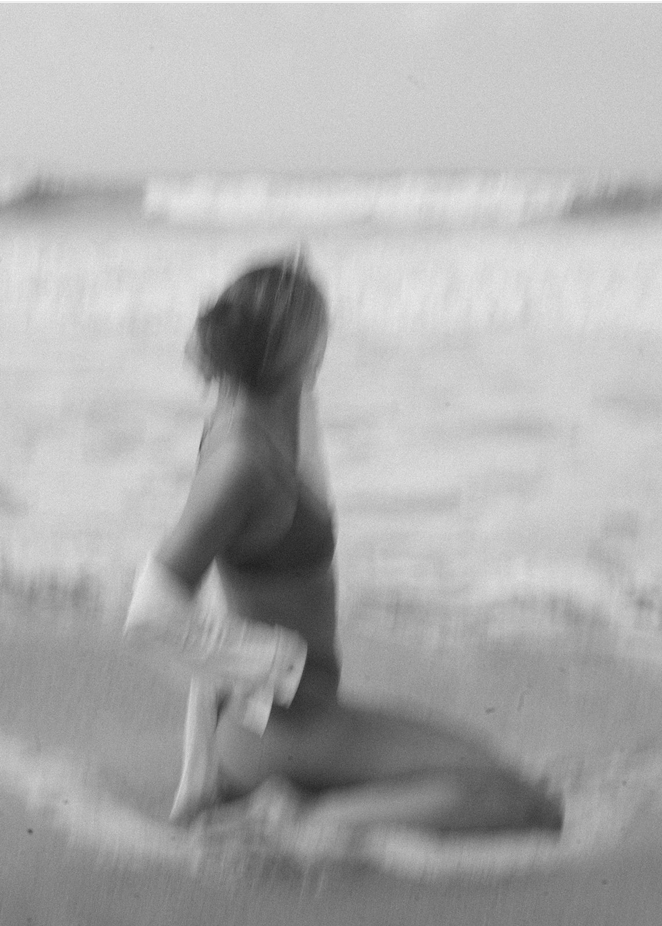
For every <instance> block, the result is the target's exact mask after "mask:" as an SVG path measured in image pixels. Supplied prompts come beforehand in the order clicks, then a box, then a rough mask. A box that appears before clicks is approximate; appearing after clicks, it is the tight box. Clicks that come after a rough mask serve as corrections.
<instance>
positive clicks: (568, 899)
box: [0, 610, 662, 926]
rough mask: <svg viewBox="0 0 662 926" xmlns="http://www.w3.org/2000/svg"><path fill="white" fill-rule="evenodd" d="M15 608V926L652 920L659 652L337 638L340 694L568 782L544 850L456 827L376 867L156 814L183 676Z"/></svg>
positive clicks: (5, 896) (661, 691) (10, 635)
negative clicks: (251, 845)
mask: <svg viewBox="0 0 662 926" xmlns="http://www.w3.org/2000/svg"><path fill="white" fill-rule="evenodd" d="M17 617H20V622H19V623H20V629H15V630H13V631H11V632H9V631H7V630H5V631H3V646H2V655H1V657H0V658H1V661H2V666H1V670H2V672H1V677H2V687H3V698H2V706H1V711H2V717H1V725H2V740H3V743H2V747H3V748H2V763H1V767H0V780H1V782H2V810H3V816H4V820H5V826H4V827H3V837H2V839H1V840H0V853H1V860H2V863H1V870H2V901H1V902H0V921H1V922H2V923H3V924H7V926H14V924H16V926H18V924H22V923H32V924H42V923H43V924H49V926H51V924H52V926H69V924H71V923H77V924H88V923H101V924H105V923H107V924H109V926H111V924H112V926H119V924H122V926H123V924H126V926H129V924H135V923H140V924H154V926H156V924H159V926H163V924H170V923H172V924H180V923H191V922H195V923H199V924H207V923H208V924H215V923H220V922H223V923H226V922H227V923H237V924H246V926H248V924H250V926H256V924H261V923H264V924H267V923H274V922H275V923H286V922H287V923H313V922H314V923H319V924H324V926H326V924H344V923H347V922H365V923H375V924H376V923H380V924H381V923H389V924H396V923H401V922H403V921H407V922H415V923H433V922H458V923H459V922H462V923H475V922H483V921H484V922H489V923H491V924H496V926H500V924H504V926H505V924H513V923H521V924H528V923H531V922H532V921H534V920H535V922H536V923H541V924H558V923H562V922H567V923H577V922H585V923H589V922H591V923H592V922H595V923H600V924H610V926H611V924H613V926H616V924H620V923H623V922H626V921H627V922H631V923H636V924H641V926H649V924H650V926H653V924H655V923H656V922H657V921H658V916H659V904H660V888H659V865H660V862H661V861H662V842H661V841H660V836H659V833H660V822H661V821H662V802H661V801H660V789H661V787H662V776H661V774H660V766H661V764H662V763H661V762H660V759H661V757H662V710H661V708H662V678H661V677H660V671H659V667H658V666H654V667H653V666H650V665H646V664H643V663H642V662H640V661H638V660H628V659H625V658H623V657H622V656H621V655H618V654H614V652H613V651H610V649H609V648H608V647H602V648H594V649H592V650H589V649H587V648H585V647H584V648H582V647H579V646H577V645H576V643H575V644H572V643H569V642H568V641H565V642H560V641H559V642H557V643H556V644H550V643H547V644H545V645H540V643H538V644H536V643H535V642H531V641H529V642H525V643H523V642H522V641H521V640H520V641H513V640H502V641H501V642H500V643H497V644H490V645H487V644H486V642H485V641H483V642H482V643H480V642H478V643H476V644H475V645H473V646H472V645H470V644H469V645H468V644H467V643H465V644H464V645H462V646H461V647H460V646H458V645H455V646H453V645H451V646H449V647H448V648H446V649H445V650H443V651H441V652H438V653H435V654H425V655H423V654H421V653H420V651H417V650H416V649H412V648H408V649H407V648H405V649H404V650H403V649H402V648H398V649H397V650H395V649H394V648H393V647H392V646H388V645H387V644H382V645H381V646H378V647H376V646H375V642H374V640H370V639H366V638H360V637H353V636H352V635H351V634H349V635H347V636H346V638H345V640H344V642H345V653H346V660H345V678H346V685H345V687H346V689H347V690H352V689H354V690H359V689H360V690H361V691H362V692H363V696H364V697H365V698H367V699H369V700H374V701H378V702H379V703H382V704H383V703H385V702H386V703H392V704H398V705H399V706H401V707H403V706H404V707H409V708H410V709H416V710H417V712H419V711H423V712H424V713H426V714H427V715H428V716H445V715H448V714H449V713H450V715H451V716H452V717H454V718H456V719H457V720H459V721H461V722H466V723H470V724H471V725H472V727H474V728H475V729H478V730H480V731H482V732H484V733H485V734H487V735H489V736H492V737H494V738H495V741H496V742H498V743H499V744H500V745H501V747H502V748H507V751H508V752H510V753H512V755H513V756H516V757H517V758H518V759H521V760H522V761H523V762H525V763H526V762H528V763H529V764H530V765H531V766H534V765H536V759H537V758H538V759H539V757H540V755H541V753H545V754H547V755H548V756H550V757H553V759H551V758H550V762H549V763H548V769H549V771H550V774H551V775H552V776H554V777H555V779H556V781H557V782H559V783H560V784H562V785H563V787H564V790H565V792H566V800H567V808H568V818H567V825H566V832H565V833H564V835H563V836H562V839H561V842H560V843H559V844H558V846H556V847H555V848H553V849H549V848H545V846H542V847H541V846H538V847H536V845H535V844H529V845H526V844H524V849H522V842H521V841H520V842H519V844H518V845H515V846H513V845H510V846H509V847H508V846H506V847H505V848H504V846H503V845H500V844H499V843H498V841H497V843H496V844H494V843H493V844H492V845H490V844H489V841H487V843H486V841H485V840H482V841H481V840H479V841H478V844H477V845H475V846H474V847H473V848H472V847H471V845H469V848H468V849H466V848H465V849H462V851H460V849H461V847H459V846H458V844H457V842H456V841H454V840H452V839H451V840H450V841H449V844H448V849H447V851H444V852H442V856H443V858H442V859H441V867H440V869H439V871H438V872H437V874H436V875H435V876H434V877H427V878H424V879H422V880H421V878H420V873H419V874H417V875H416V876H415V877H412V873H411V872H409V873H407V872H406V871H404V870H402V868H401V870H400V871H399V872H398V871H388V870H386V871H380V870H379V869H378V867H377V866H375V865H373V866H366V865H358V866H357V865H350V864H344V865H343V864H337V863H332V862H320V863H318V864H314V865H310V866H303V867H302V866H301V865H299V866H297V865H294V864H293V863H292V862H288V861H287V860H285V859H280V860H279V859H278V858H274V857H269V856H268V855H260V854H259V853H258V854H249V855H245V854H242V852H241V851H239V853H238V854H237V847H236V846H235V847H234V851H232V848H233V847H232V844H231V843H230V844H225V843H224V842H223V840H222V839H221V838H220V837H219V836H218V835H217V836H214V835H213V834H211V835H207V837H205V841H204V842H203V843H201V842H200V841H199V838H198V837H189V836H186V835H182V834H179V833H177V832H175V831H173V830H172V829H171V828H169V827H168V826H167V824H165V822H164V821H165V819H166V816H167V811H168V808H169V802H170V800H171V798H172V793H173V789H174V787H175V784H176V781H177V776H178V771H179V759H180V755H179V749H180V737H181V724H182V719H183V714H184V706H185V696H186V686H185V684H184V681H183V680H182V679H180V678H175V677H174V676H170V677H168V676H166V675H165V674H164V673H163V671H162V670H160V669H159V667H158V666H154V665H150V664H149V662H146V661H145V660H144V657H142V658H138V657H136V656H134V655H133V654H130V653H127V652H126V651H124V650H123V648H122V646H121V645H120V643H119V642H118V640H117V638H116V635H115V634H113V633H110V632H108V633H106V634H101V633H92V632H87V633H82V634H79V635H77V637H76V638H72V637H71V636H69V635H62V633H61V632H58V629H57V625H56V624H53V623H52V621H51V615H50V614H48V613H47V612H44V611H43V610H41V611H33V612H31V613H29V612H27V611H25V610H23V612H22V613H20V615H17ZM368 664H369V666H370V671H369V672H368V671H367V669H366V666H367V665H368ZM451 705H452V708H451ZM515 842H517V841H515ZM524 843H526V841H524ZM392 863H393V860H392V859H391V864H392ZM399 864H400V865H402V857H400V860H399Z"/></svg>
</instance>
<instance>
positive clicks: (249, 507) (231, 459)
mask: <svg viewBox="0 0 662 926" xmlns="http://www.w3.org/2000/svg"><path fill="white" fill-rule="evenodd" d="M271 492H272V487H271V485H270V480H269V471H268V467H267V466H265V463H264V461H263V460H262V459H261V458H260V456H259V455H256V454H255V453H254V452H253V451H252V448H251V447H250V445H247V444H246V442H244V441H241V440H238V439H232V440H227V441H225V442H224V443H223V444H219V445H218V446H216V447H214V448H213V449H209V450H208V452H206V453H204V454H203V455H202V456H201V459H200V461H199V465H198V468H197V470H196V472H195V475H194V478H193V482H192V484H191V488H190V491H189V494H188V498H187V500H186V504H185V505H184V510H183V511H182V514H181V516H180V518H179V520H178V522H177V524H176V525H175V527H174V528H173V530H172V531H170V532H169V534H168V535H167V537H166V538H165V539H164V541H163V543H162V544H161V546H160V548H159V551H158V558H159V560H161V562H164V563H165V564H166V565H168V566H169V567H170V568H171V569H172V570H173V571H174V572H175V573H176V574H177V575H178V576H179V577H180V578H181V579H182V580H183V581H184V582H186V583H187V584H188V585H190V586H191V587H194V586H195V585H196V584H197V583H198V582H199V580H200V579H201V577H202V576H203V575H204V573H205V571H206V570H207V568H208V567H209V566H210V564H211V563H212V561H213V560H214V559H215V557H216V556H218V555H219V553H221V552H222V551H223V550H224V549H226V548H228V547H229V546H231V545H232V543H234V542H235V541H236V539H237V538H238V537H239V536H240V535H241V534H242V532H243V531H245V529H246V527H247V525H248V524H249V523H250V522H251V520H252V519H253V518H254V517H256V516H259V512H260V509H261V508H262V507H263V506H264V505H266V504H268V502H269V497H270V494H271Z"/></svg>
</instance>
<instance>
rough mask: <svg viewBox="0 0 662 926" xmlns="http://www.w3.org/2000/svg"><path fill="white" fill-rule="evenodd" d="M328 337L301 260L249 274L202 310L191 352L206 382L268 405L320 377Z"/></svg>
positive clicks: (318, 296)
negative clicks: (295, 384)
mask: <svg viewBox="0 0 662 926" xmlns="http://www.w3.org/2000/svg"><path fill="white" fill-rule="evenodd" d="M327 329H328V315H327V308H326V301H325V299H324V296H323V295H322V293H321V291H320V289H319V287H318V286H317V285H316V284H315V283H314V281H313V280H312V279H311V277H310V275H309V273H308V270H307V268H306V267H305V264H304V261H303V259H302V258H301V257H300V256H299V255H297V256H296V257H291V258H288V259H285V260H281V261H274V262H273V263H269V264H264V265H259V266H255V267H252V268H251V269H249V270H247V271H246V272H245V273H243V274H241V276H240V277H238V278H237V279H236V280H235V281H234V283H231V284H230V286H228V287H227V289H226V290H224V292H223V293H221V295H220V296H219V298H218V299H217V300H216V302H213V303H211V304H208V305H206V306H205V307H204V308H203V309H202V311H201V313H200V315H199V316H198V319H197V321H196V323H195V328H194V330H193V334H192V336H191V340H190V341H189V345H188V348H187V350H188V353H189V356H191V358H192V359H193V361H194V363H195V364H196V366H197V367H198V369H199V370H200V372H201V373H202V375H203V376H204V377H205V379H207V380H213V379H218V380H221V379H229V380H231V381H234V382H235V383H236V384H238V385H240V386H242V387H243V388H245V389H247V390H248V391H249V392H252V393H254V394H256V395H260V396H265V397H266V396H270V395H274V394H276V393H277V392H279V391H280V390H281V389H282V388H283V387H284V386H286V385H288V384H289V383H291V382H292V381H295V380H297V379H301V380H302V379H304V378H305V377H306V375H307V374H308V373H310V372H313V371H314V370H315V368H316V367H317V365H318V364H319V362H320V361H321V358H322V354H323V352H324V348H325V346H326V337H327Z"/></svg>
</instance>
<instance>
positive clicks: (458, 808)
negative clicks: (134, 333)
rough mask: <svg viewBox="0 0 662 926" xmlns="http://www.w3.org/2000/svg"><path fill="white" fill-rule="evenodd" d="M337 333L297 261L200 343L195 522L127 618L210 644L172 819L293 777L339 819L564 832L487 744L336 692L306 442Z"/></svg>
mask: <svg viewBox="0 0 662 926" xmlns="http://www.w3.org/2000/svg"><path fill="white" fill-rule="evenodd" d="M327 325H328V319H327V309H326V304H325V300H324V297H323V296H322V293H321V292H320V289H319V288H318V286H317V285H316V284H315V283H314V282H313V280H312V279H311V277H310V275H309V273H308V271H307V269H306V268H305V266H304V265H303V261H302V260H301V259H292V260H285V261H276V262H274V263H271V264H266V265H263V266H256V267H254V268H252V269H250V270H248V271H247V272H246V273H244V274H242V275H241V276H240V277H239V278H238V279H237V280H236V281H235V282H234V283H233V284H232V285H231V286H229V287H228V288H227V289H226V290H225V292H224V293H223V294H222V295H221V296H220V298H219V299H218V300H217V301H216V302H215V303H214V304H213V305H211V306H209V307H207V308H206V309H205V310H204V311H203V312H202V313H201V315H200V316H199V318H198V320H197V323H196V326H195V329H194V333H193V336H192V339H191V341H190V342H189V354H190V355H192V356H193V357H194V358H195V360H196V363H197V366H198V368H199V370H200V371H201V372H202V373H203V375H204V376H205V378H206V379H207V380H210V381H216V382H218V384H219V386H220V388H219V399H218V404H217V407H216V411H215V413H214V414H213V416H212V418H211V421H210V422H209V424H208V426H207V428H206V430H205V433H204V435H203V440H202V444H201V447H200V456H199V465H198V469H197V472H196V475H195V478H194V481H193V485H192V488H191V492H190V495H189V498H188V501H187V503H186V506H185V508H184V511H183V513H182V515H181V518H180V519H179V521H178V523H177V525H176V526H175V527H174V529H173V530H172V531H170V533H169V534H168V535H167V536H166V538H165V539H164V540H163V542H162V543H161V545H160V546H159V548H158V550H157V551H156V553H155V555H154V557H153V560H152V561H151V565H150V566H149V567H147V568H146V570H145V571H144V572H143V576H142V578H141V580H139V582H138V584H137V586H136V596H135V598H134V602H133V604H132V608H131V610H130V614H129V621H128V623H127V630H128V632H129V633H131V634H132V635H133V636H134V637H138V636H140V633H141V627H143V628H144V627H148V626H149V621H150V620H152V621H157V622H158V621H159V620H161V621H162V624H163V627H164V628H165V626H166V625H167V627H168V631H167V632H166V631H165V630H164V631H163V633H162V634H161V637H162V639H163V640H164V641H165V642H166V644H167V645H169V646H170V647H171V649H173V647H174V648H177V646H179V648H180V651H183V650H185V649H186V646H187V645H189V644H190V645H189V655H191V653H193V650H195V653H194V654H193V656H192V658H191V659H189V662H190V664H193V665H194V667H195V669H196V673H197V675H196V677H197V681H196V682H195V684H194V685H193V687H192V692H191V698H190V702H189V713H188V718H187V742H188V753H187V754H188V758H187V760H186V761H185V769H184V775H183V779H182V781H183V784H182V786H181V787H180V792H179V794H178V799H177V800H176V803H175V808H174V811H173V818H174V819H177V820H179V821H189V820H191V819H192V818H193V817H195V816H196V815H197V814H198V813H200V812H201V811H202V810H205V809H206V808H208V807H209V806H210V805H212V804H214V803H220V802H224V801H229V800H232V799H234V798H238V797H242V796H246V795H249V794H251V793H254V792H255V791H256V789H258V788H259V787H260V786H261V785H263V784H264V783H265V782H268V781H270V780H273V779H281V780H283V779H284V780H286V781H287V782H288V783H289V785H290V786H291V787H293V788H294V789H296V792H297V794H299V795H301V796H302V799H303V800H304V802H305V803H306V806H307V807H308V809H309V811H312V813H313V815H315V814H317V815H318V819H324V814H325V813H326V814H327V815H329V820H332V821H333V822H334V823H338V822H340V823H341V824H342V822H343V821H345V822H348V823H351V824H352V825H359V824H369V823H382V824H384V823H400V824H408V825H415V826H418V827H423V828H427V829H430V828H431V829H433V830H435V831H437V832H446V831H451V830H486V831H487V830H495V829H543V830H549V831H558V830H560V828H561V825H562V813H561V810H560V806H559V803H558V802H557V801H555V800H554V799H552V798H550V797H548V795H547V794H546V793H545V791H544V788H542V787H541V786H535V785H532V784H529V783H527V782H526V781H524V780H523V779H522V778H521V777H520V776H519V775H518V774H517V773H516V772H514V771H512V770H511V769H509V768H508V767H507V766H506V765H505V764H504V763H503V762H502V761H501V760H500V759H498V758H497V757H496V756H495V755H494V754H492V752H491V751H490V750H489V749H486V748H485V747H484V746H483V745H482V744H479V743H478V742H476V741H474V740H472V739H471V738H470V737H465V736H463V735H459V734H458V733H457V732H454V731H450V730H449V729H444V728H443V727H440V726H434V725H432V724H428V723H422V722H417V721H415V720H412V719H408V718H405V717H400V716H397V715H395V714H392V713H386V712H380V711H375V710H366V709H362V708H360V707H358V706H353V705H349V704H346V703H345V702H344V701H343V699H342V698H341V697H339V695H338V685H339V678H340V663H339V657H338V651H337V642H336V579H335V572H334V564H333V557H334V548H335V530H334V522H333V517H332V513H331V511H330V509H329V505H328V501H327V500H326V499H325V498H324V497H322V495H321V494H320V490H319V486H318V488H317V490H313V489H312V488H311V480H310V479H307V478H303V476H302V470H303V469H304V467H303V466H302V464H301V458H302V454H301V447H300V436H301V431H300V420H301V415H302V411H305V409H307V408H309V407H310V397H311V395H312V387H313V385H314V382H315V377H316V374H317V372H318V369H319V365H320V362H321V359H322V356H323V353H324V348H325V345H326V337H327ZM211 567H213V569H212V572H213V571H214V569H216V570H217V574H218V576H219V577H220V580H221V583H222V587H223V592H224V595H225V599H226V602H227V609H228V612H229V615H230V625H228V624H227V622H226V623H224V624H222V623H219V620H218V613H219V608H218V604H214V603H213V602H212V604H211V605H210V604H207V605H206V608H207V610H206V611H204V608H203V610H201V608H200V605H199V604H198V605H197V611H196V610H195V608H194V607H193V602H195V601H197V600H198V599H196V597H195V596H196V593H197V592H198V590H199V588H200V585H201V582H202V581H203V577H205V575H206V574H207V573H208V570H210V568H211ZM150 576H151V578H150ZM150 615H151V617H150ZM228 626H232V627H233V628H234V629H233V631H232V633H231V634H229V635H228V631H227V627H228ZM153 627H154V625H152V630H153ZM196 627H197V628H198V629H197V631H196V630H195V628H196ZM221 627H224V628H225V629H219V628H221ZM173 628H174V631H173ZM192 628H193V630H192ZM200 628H203V629H202V630H200ZM205 628H206V629H205ZM210 628H211V630H210ZM173 632H174V637H173ZM168 634H170V636H169V637H168ZM196 634H197V636H196ZM178 635H179V636H178ZM158 636H159V633H158V632H155V633H153V638H154V639H156V637H158ZM147 637H149V631H148V632H147ZM167 637H168V639H166V638H167ZM200 640H202V641H203V642H202V643H200ZM187 641H188V642H187ZM191 641H193V642H191ZM196 641H197V642H196ZM196 646H197V650H196ZM251 653H252V654H253V657H254V671H252V674H251V669H250V667H249V663H250V662H251V656H250V654H251ZM260 653H261V654H262V655H260ZM242 660H243V661H242ZM255 660H256V661H255ZM258 664H259V665H258ZM276 666H278V668H275V667H276ZM242 667H243V668H242ZM242 673H243V674H242ZM203 728H205V729H203ZM194 754H195V755H197V759H196V758H195V755H194ZM200 756H202V758H200ZM187 762H188V765H187ZM196 762H197V770H196V769H193V771H192V770H191V769H192V768H193V766H195V764H196ZM187 776H188V777H187Z"/></svg>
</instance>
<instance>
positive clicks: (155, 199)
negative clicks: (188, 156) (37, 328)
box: [143, 174, 662, 228]
mask: <svg viewBox="0 0 662 926" xmlns="http://www.w3.org/2000/svg"><path fill="white" fill-rule="evenodd" d="M143 209H144V212H145V213H146V214H147V215H149V216H160V217H164V218H167V219H168V220H169V221H171V222H173V223H177V224H190V225H197V224H210V225H221V226H235V225H237V224H240V225H243V224H272V223H294V224H310V225H315V226H317V225H357V224H358V225H362V224H364V225H377V226H396V227H402V226H404V227H407V226H417V227H418V226H426V225H429V226H434V227H449V228H455V227H458V228H462V227H472V226H497V227H498V226H518V225H525V224H528V223H532V222H545V221H553V220H557V219H561V218H565V217H587V216H588V217H590V216H596V217H599V216H613V215H618V214H630V213H642V212H651V211H660V210H662V185H661V186H656V185H654V184H651V183H649V182H644V181H622V180H618V179H614V178H607V179H605V178H598V177H591V178H577V177H561V178H559V177H549V176H541V175H531V176H521V175H514V174H513V175H510V174H504V175H487V174H480V175H466V176H459V177H451V176H440V177H433V176H415V175H404V176H401V177H392V178H381V179H380V178H372V179H355V178H349V177H344V178H337V179H325V180H286V179H283V178H277V177H273V176H244V177H239V178H234V179H228V178H226V179H223V178H215V177H204V176H199V177H194V178H191V179H188V180H166V179H156V178H152V179H150V180H148V181H147V182H146V184H145V193H144V198H143Z"/></svg>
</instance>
